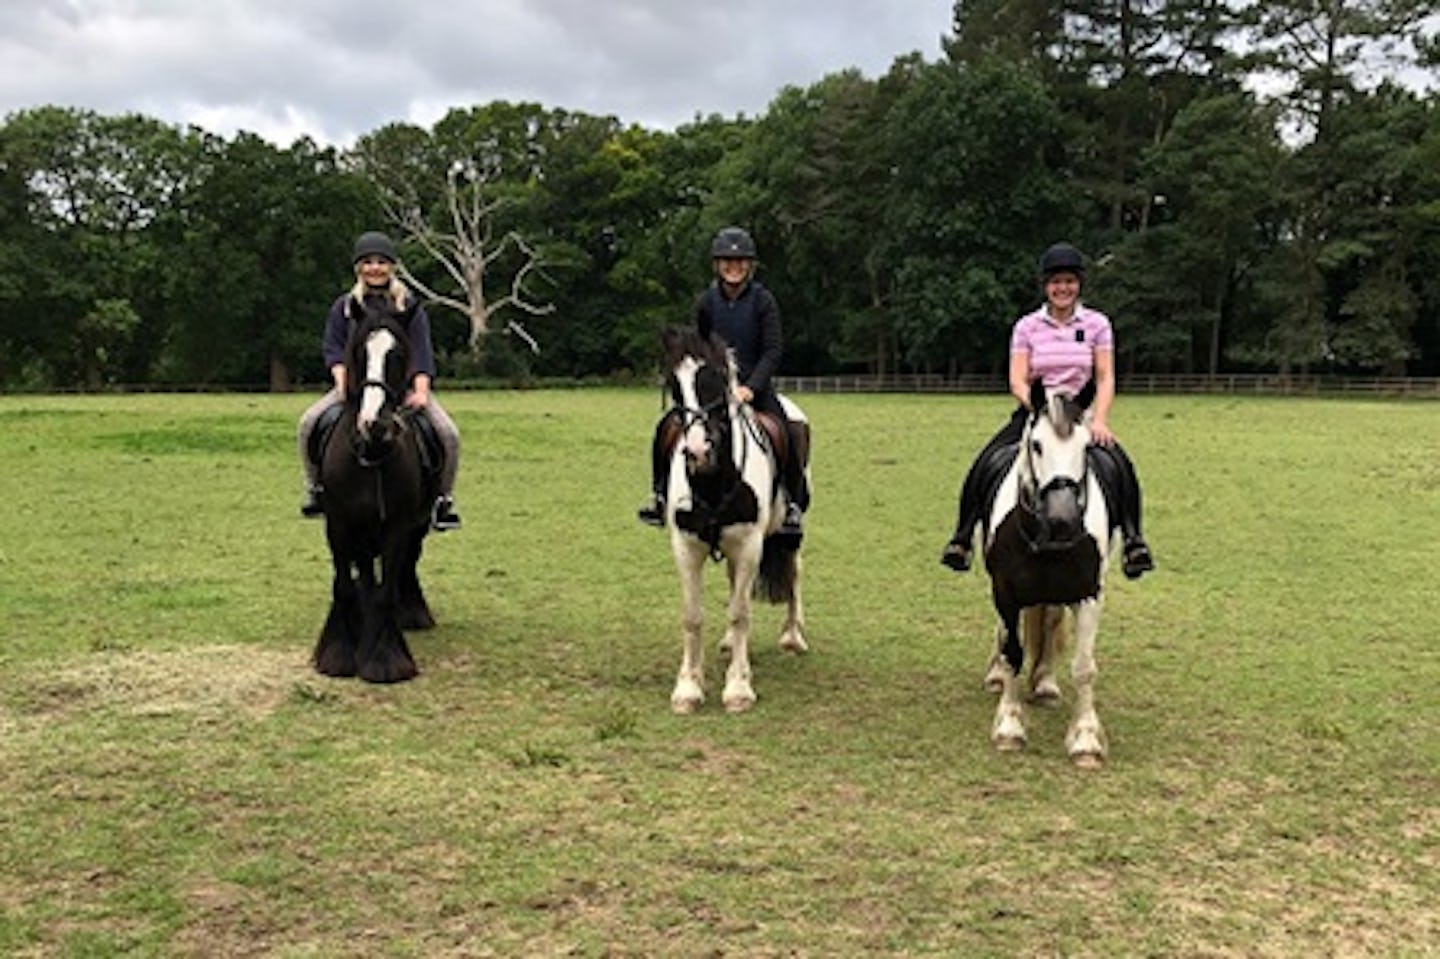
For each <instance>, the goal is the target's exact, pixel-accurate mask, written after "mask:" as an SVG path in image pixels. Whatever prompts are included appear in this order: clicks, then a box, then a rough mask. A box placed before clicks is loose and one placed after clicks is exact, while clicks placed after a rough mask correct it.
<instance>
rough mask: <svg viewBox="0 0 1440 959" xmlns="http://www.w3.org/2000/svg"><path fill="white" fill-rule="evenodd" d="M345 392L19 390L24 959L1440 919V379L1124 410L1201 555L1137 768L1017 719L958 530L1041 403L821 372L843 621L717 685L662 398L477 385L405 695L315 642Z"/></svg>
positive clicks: (820, 488) (1383, 930)
mask: <svg viewBox="0 0 1440 959" xmlns="http://www.w3.org/2000/svg"><path fill="white" fill-rule="evenodd" d="M307 399H308V398H307V397H302V396H289V397H246V396H227V397H214V396H183V397H173V396H125V397H66V398H51V397H33V396H31V397H5V398H0V455H3V460H4V464H5V465H4V470H3V472H0V492H3V509H0V624H3V626H0V630H3V639H0V671H3V675H4V680H3V682H0V954H5V955H17V956H76V957H79V956H111V955H122V954H123V955H127V956H129V955H140V956H171V955H207V956H209V955H275V956H286V957H311V956H360V955H365V956H373V955H378V956H427V957H428V956H446V955H453V956H483V955H497V956H509V955H524V956H530V955H562V954H563V955H581V956H601V955H626V956H654V955H677V956H702V955H715V956H718V955H735V956H742V955H743V956H834V955H871V954H894V955H926V954H935V955H957V956H958V955H965V956H1016V955H1022V956H1030V955H1034V956H1054V955H1074V956H1132V955H1141V956H1143V955H1153V956H1247V957H1248V956H1297V955H1342V956H1385V957H1389V956H1422V955H1432V954H1435V952H1436V947H1435V945H1434V944H1435V943H1436V942H1437V941H1440V910H1437V909H1436V906H1435V903H1436V902H1437V901H1440V879H1437V876H1440V869H1437V866H1440V862H1437V858H1440V857H1437V846H1440V814H1437V805H1436V801H1435V797H1436V795H1437V794H1440V706H1437V703H1440V698H1437V695H1436V690H1437V689H1440V656H1437V655H1436V652H1435V650H1436V643H1435V637H1434V635H1433V629H1432V628H1431V627H1430V624H1431V623H1432V622H1433V620H1434V614H1433V606H1432V605H1431V604H1430V602H1429V600H1430V599H1431V598H1432V597H1433V594H1434V592H1435V591H1436V589H1437V585H1440V579H1437V577H1436V575H1435V571H1434V558H1435V556H1436V555H1437V554H1436V543H1437V541H1440V430H1437V429H1436V423H1437V422H1440V408H1437V407H1436V406H1434V405H1433V404H1428V405H1427V404H1423V403H1386V402H1369V401H1350V402H1340V401H1325V400H1298V399H1297V400H1270V399H1250V398H1246V399H1235V398H1225V397H1184V398H1176V397H1143V398H1141V397H1124V398H1122V401H1121V403H1120V405H1119V409H1118V416H1117V419H1116V424H1115V425H1116V426H1117V428H1118V429H1119V430H1120V432H1121V436H1122V438H1123V439H1124V440H1125V442H1126V446H1127V448H1128V449H1129V450H1130V451H1131V453H1132V455H1133V456H1134V457H1135V459H1136V460H1137V462H1138V463H1139V465H1140V469H1141V475H1142V479H1143V480H1144V483H1145V489H1146V493H1147V497H1148V499H1147V527H1148V530H1147V531H1148V533H1149V536H1150V540H1151V543H1152V545H1153V546H1154V548H1155V552H1156V556H1157V560H1158V562H1159V565H1160V569H1159V570H1158V571H1157V572H1156V573H1155V574H1154V575H1152V576H1150V577H1147V578H1145V579H1144V580H1142V581H1140V582H1138V583H1131V582H1128V581H1125V580H1124V579H1123V578H1121V577H1119V576H1116V577H1115V578H1114V579H1112V580H1111V582H1110V584H1109V590H1108V593H1109V595H1108V600H1107V607H1106V611H1105V614H1104V616H1103V618H1102V621H1101V632H1100V640H1099V657H1100V666H1101V674H1100V679H1099V686H1098V702H1099V707H1100V710H1101V717H1102V719H1103V720H1104V721H1105V723H1106V726H1107V730H1108V732H1109V735H1110V746H1111V760H1110V763H1109V764H1108V765H1107V767H1106V768H1105V769H1104V770H1102V771H1100V772H1098V773H1093V774H1087V773H1081V772H1079V771H1076V770H1074V769H1072V768H1071V766H1070V765H1069V763H1068V762H1067V760H1066V759H1065V756H1064V750H1063V745H1062V742H1061V740H1062V737H1063V733H1064V726H1065V722H1066V713H1065V711H1064V710H1063V709H1062V710H1058V711H1048V712H1046V711H1032V712H1031V714H1030V715H1031V719H1030V732H1031V745H1030V748H1029V750H1028V751H1027V752H1025V753H1023V754H1020V755H1003V756H1002V755H998V754H996V753H995V752H994V751H993V750H992V749H991V747H990V745H989V743H988V741H987V734H988V728H989V721H990V715H991V713H992V710H993V705H994V704H993V700H992V698H991V697H990V696H989V695H987V694H985V693H983V692H981V691H980V688H979V677H980V674H981V670H982V667H983V666H984V663H985V659H986V656H987V653H988V642H989V635H990V630H991V612H990V607H989V599H988V588H987V583H986V580H985V578H984V576H983V574H971V575H969V576H965V577H958V576H955V575H953V574H950V573H949V572H947V571H945V570H944V569H942V568H941V567H940V566H939V565H938V563H937V561H936V560H937V556H938V551H939V548H940V546H941V544H942V543H943V542H944V540H945V538H946V536H947V534H948V532H949V529H950V525H951V523H952V522H953V515H952V511H953V509H954V496H955V489H956V486H957V483H958V480H959V475H960V472H961V470H962V469H963V467H964V466H965V464H966V463H967V462H968V459H969V457H970V455H971V453H972V452H973V451H974V450H975V449H976V448H977V447H978V446H979V444H980V443H981V442H983V440H984V439H985V438H986V437H987V436H988V435H989V434H990V432H992V431H993V429H994V428H995V427H996V426H997V425H998V424H999V422H1000V421H1001V420H1002V419H1003V417H1004V416H1005V415H1006V413H1007V412H1008V411H1007V409H1006V406H1005V403H1004V401H1003V400H1002V399H1000V398H996V397H985V398H980V397H848V396H803V397H799V399H801V400H802V401H803V404H804V406H805V407H806V409H807V412H808V413H809V414H810V416H811V418H812V420H813V421H814V423H815V428H816V448H815V478H816V504H815V508H814V510H813V512H812V516H811V521H810V524H811V525H810V534H809V537H808V539H807V544H806V587H807V590H806V603H807V614H808V621H809V628H810V639H811V645H812V649H813V652H812V653H811V654H810V655H809V656H807V657H803V658H796V657H791V656H786V655H782V654H781V653H780V652H779V651H778V650H777V649H776V648H775V642H774V641H775V638H776V636H777V635H778V630H779V622H780V616H779V610H777V609H774V608H770V607H761V608H759V610H758V615H757V616H756V624H757V640H756V651H755V684H756V690H757V692H758V693H759V696H760V700H759V703H758V704H757V706H756V708H755V710H754V711H753V712H751V713H749V714H745V715H741V716H727V715H725V714H724V713H723V711H722V710H720V708H719V707H718V705H717V700H718V696H719V682H718V673H717V670H716V663H715V661H714V658H713V657H712V661H711V664H710V666H711V679H710V684H709V688H708V690H707V692H708V693H709V696H710V700H709V701H708V702H707V704H706V706H705V707H704V708H703V709H702V710H701V712H700V713H698V714H697V715H695V716H691V717H684V718H681V717H675V716H672V715H670V713H669V710H668V697H669V692H670V686H671V684H672V682H673V679H674V671H675V668H676V666H677V665H678V662H679V654H680V649H679V622H678V612H679V596H678V583H677V579H676V576H675V573H674V569H673V566H672V564H671V560H670V556H669V550H668V546H667V544H666V542H665V538H664V537H663V536H662V535H660V534H657V533H655V532H654V531H651V530H647V529H645V528H643V527H641V526H639V525H638V524H637V523H636V522H635V520H634V514H633V510H634V507H635V505H637V504H638V502H639V501H640V499H641V497H642V494H643V491H644V489H645V486H646V483H647V471H648V465H647V462H646V458H647V453H646V449H647V444H648V440H649V431H650V428H651V425H652V424H653V422H654V418H655V416H656V415H657V414H658V408H657V402H658V401H657V397H656V394H655V393H654V392H653V391H642V390H636V391H584V392H528V393H524V392H517V393H498V392H491V393H473V394H459V393H455V394H450V395H449V396H447V398H446V399H447V407H448V408H449V409H450V410H451V411H452V413H453V414H454V415H455V417H456V420H457V421H458V423H459V425H460V427H461V430H462V432H463V434H464V438H465V442H466V447H465V452H464V465H463V469H462V474H461V485H460V489H459V505H460V506H461V508H462V510H463V512H464V515H465V519H466V529H465V530H464V531H463V532H461V533H459V534H454V535H447V536H442V537H434V538H432V539H431V540H430V541H429V544H428V546H427V552H426V556H425V559H424V561H423V563H422V568H421V572H422V576H423V578H424V580H425V582H426V584H427V589H428V591H429V595H430V599H431V603H432V606H433V607H434V610H435V612H436V615H437V617H438V618H439V620H440V623H441V625H440V626H439V628H438V629H436V630H434V631H433V632H430V633H428V634H419V635H414V636H412V637H411V642H412V648H413V649H414V651H415V654H416V658H417V660H418V662H419V664H420V667H421V670H422V675H421V677H420V678H419V679H417V680H416V681H415V682H413V683H409V684H404V685H401V686H398V687H385V688H377V687H371V686H366V685H364V684H361V683H358V682H355V681H335V680H329V679H326V678H324V677H320V676H317V675H315V674H314V673H313V672H311V671H310V670H309V668H308V662H307V659H308V655H309V653H310V650H311V647H312V645H313V643H314V639H315V636H316V634H317V632H318V630H319V627H320V624H321V621H322V619H323V616H324V612H325V606H326V603H327V602H328V590H329V582H328V555H327V552H326V549H325V545H324V536H323V532H322V529H321V526H320V525H319V524H317V523H306V522H302V521H301V520H299V519H298V518H297V517H296V506H297V503H298V498H299V497H298V494H299V480H298V467H297V465H296V464H295V462H294V457H295V453H294V446H293V437H292V430H293V423H294V419H295V417H296V416H297V415H298V414H299V412H300V411H301V409H302V408H303V406H304V405H305V403H306V401H307ZM708 579H709V583H708V586H707V590H708V597H709V601H708V603H707V616H708V619H707V630H706V632H707V637H708V638H709V639H710V641H711V642H712V643H713V641H714V640H716V639H718V637H719V633H720V631H721V621H722V618H723V609H722V603H723V593H722V588H721V580H722V579H723V576H721V575H720V571H719V569H718V568H712V569H711V570H710V575H709V577H708ZM712 648H713V647H712ZM1067 678H1068V677H1067ZM1067 689H1068V684H1067Z"/></svg>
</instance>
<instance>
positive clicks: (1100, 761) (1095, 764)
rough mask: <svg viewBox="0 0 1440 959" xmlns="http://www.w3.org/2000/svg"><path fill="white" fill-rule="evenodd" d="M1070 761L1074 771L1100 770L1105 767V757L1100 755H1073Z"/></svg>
mask: <svg viewBox="0 0 1440 959" xmlns="http://www.w3.org/2000/svg"><path fill="white" fill-rule="evenodd" d="M1070 761H1071V762H1072V763H1074V764H1075V768H1076V769H1102V768H1104V766H1105V757H1104V756H1103V755H1101V754H1100V753H1075V754H1074V755H1072V756H1071V757H1070Z"/></svg>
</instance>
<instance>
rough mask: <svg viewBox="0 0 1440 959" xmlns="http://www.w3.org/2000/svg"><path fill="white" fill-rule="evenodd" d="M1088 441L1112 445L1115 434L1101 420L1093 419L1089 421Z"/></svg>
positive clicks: (1099, 444) (1098, 444)
mask: <svg viewBox="0 0 1440 959" xmlns="http://www.w3.org/2000/svg"><path fill="white" fill-rule="evenodd" d="M1090 441H1091V442H1092V443H1094V444H1095V445H1096V446H1114V445H1115V434H1114V433H1113V432H1111V430H1110V427H1109V426H1108V425H1107V424H1106V423H1105V422H1104V421H1103V420H1093V421H1092V422H1091V423H1090Z"/></svg>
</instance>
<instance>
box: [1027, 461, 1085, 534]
mask: <svg viewBox="0 0 1440 959" xmlns="http://www.w3.org/2000/svg"><path fill="white" fill-rule="evenodd" d="M1031 516H1032V517H1034V519H1035V521H1036V522H1035V528H1034V533H1035V535H1034V536H1033V537H1027V540H1028V541H1029V544H1030V548H1031V549H1032V550H1034V551H1036V552H1039V551H1042V550H1061V549H1069V548H1070V547H1072V546H1074V545H1075V544H1076V543H1078V542H1079V541H1080V539H1081V538H1082V537H1083V536H1084V535H1085V497H1084V495H1083V494H1082V491H1081V487H1080V484H1079V483H1078V482H1076V481H1075V480H1073V479H1068V478H1065V479H1054V480H1051V481H1050V482H1049V483H1047V484H1046V485H1045V486H1044V488H1042V489H1041V490H1039V491H1038V492H1037V493H1036V494H1035V503H1034V509H1033V510H1031Z"/></svg>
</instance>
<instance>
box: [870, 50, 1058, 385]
mask: <svg viewBox="0 0 1440 959" xmlns="http://www.w3.org/2000/svg"><path fill="white" fill-rule="evenodd" d="M1060 129H1061V126H1060V116H1059V111H1058V109H1057V107H1056V104H1055V102H1054V100H1053V99H1052V98H1051V97H1050V96H1049V95H1048V94H1047V92H1046V90H1045V89H1044V87H1043V86H1042V85H1041V84H1040V82H1039V79H1038V77H1037V76H1036V75H1035V74H1034V73H1033V72H1032V71H1030V70H1028V69H1026V68H1024V67H1021V66H1016V65H1014V64H1011V63H1009V62H1006V61H1003V60H1000V59H987V60H981V61H979V62H977V63H974V64H958V65H957V64H949V63H940V64H935V65H933V66H930V67H927V68H926V69H925V70H923V71H922V72H921V73H920V74H919V75H918V76H917V77H916V79H915V82H914V84H913V85H912V86H911V87H910V88H909V89H908V90H906V91H905V93H904V94H903V95H902V96H901V97H900V98H899V99H898V101H897V102H896V103H895V105H894V107H893V109H891V110H890V112H889V115H888V117H887V119H886V123H885V130H884V142H885V143H886V144H888V146H889V150H888V152H887V155H886V159H887V162H888V166H889V169H890V171H891V179H892V182H891V187H890V191H889V200H888V202H887V204H886V209H885V214H884V221H883V222H884V232H885V236H886V237H887V238H888V242H889V243H890V244H891V246H892V249H891V251H890V252H888V253H887V254H886V255H887V256H888V257H889V258H890V259H891V262H894V263H895V264H896V282H895V297H894V300H893V303H892V305H891V307H890V309H891V310H892V311H893V312H894V315H895V317H896V329H897V331H898V333H899V336H900V339H901V342H902V345H903V349H904V355H905V358H906V360H907V361H908V362H909V363H910V365H911V366H912V367H915V368H921V369H932V370H936V371H942V370H949V369H992V370H994V369H999V368H1000V367H1002V366H1003V364H1004V358H1005V353H1006V350H1005V341H1006V337H1007V334H1008V329H1009V324H1010V321H1011V320H1013V319H1014V315H1015V313H1016V310H1017V307H1018V306H1019V305H1021V304H1025V303H1028V302H1030V301H1031V300H1033V297H1034V263H1035V257H1036V256H1038V251H1040V250H1042V249H1044V247H1045V246H1046V245H1047V244H1049V243H1050V242H1052V241H1054V240H1055V239H1058V238H1060V237H1064V236H1067V235H1071V234H1072V231H1073V230H1074V228H1075V226H1076V223H1077V214H1078V212H1079V211H1078V205H1079V202H1081V198H1079V197H1076V196H1075V194H1074V191H1073V190H1070V189H1068V188H1067V185H1066V182H1065V180H1064V178H1063V177H1062V176H1061V175H1060V174H1059V173H1058V172H1057V171H1056V169H1055V168H1054V167H1053V166H1051V165H1050V164H1048V163H1047V162H1046V158H1047V156H1052V155H1054V152H1055V151H1056V150H1057V149H1058V148H1059V134H1060Z"/></svg>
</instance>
